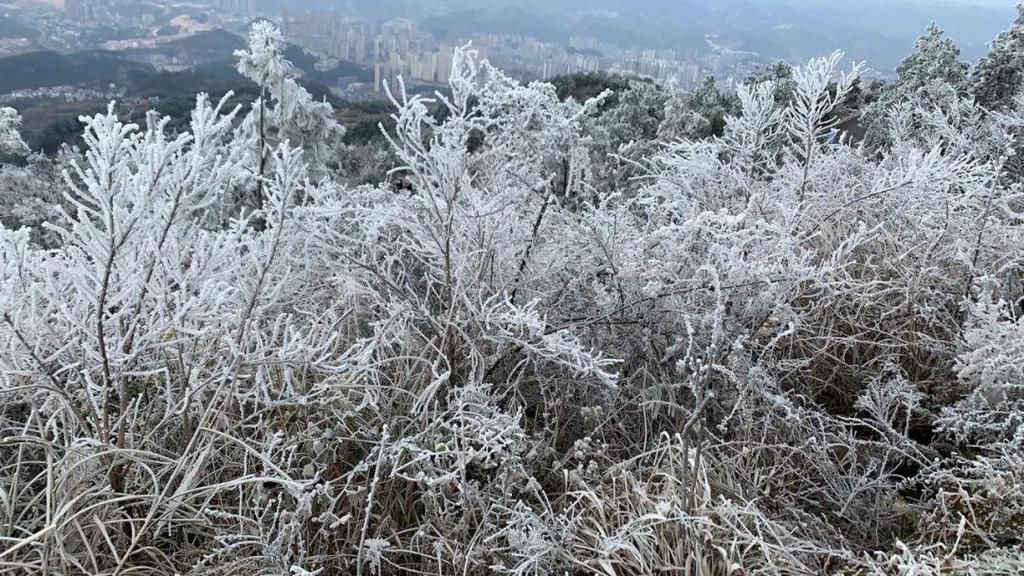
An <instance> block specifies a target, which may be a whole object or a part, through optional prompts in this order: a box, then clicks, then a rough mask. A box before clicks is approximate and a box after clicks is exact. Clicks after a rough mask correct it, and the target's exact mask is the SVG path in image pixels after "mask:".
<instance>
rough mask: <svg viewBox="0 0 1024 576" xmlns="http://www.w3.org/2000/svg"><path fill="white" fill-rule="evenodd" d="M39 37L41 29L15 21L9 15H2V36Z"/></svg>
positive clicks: (0, 16) (0, 27) (0, 17)
mask: <svg viewBox="0 0 1024 576" xmlns="http://www.w3.org/2000/svg"><path fill="white" fill-rule="evenodd" d="M38 37H39V30H36V29H35V28H30V27H28V26H25V25H24V24H21V23H19V22H15V21H14V20H13V19H11V18H8V17H7V16H3V15H0V38H28V39H30V40H34V39H36V38H38Z"/></svg>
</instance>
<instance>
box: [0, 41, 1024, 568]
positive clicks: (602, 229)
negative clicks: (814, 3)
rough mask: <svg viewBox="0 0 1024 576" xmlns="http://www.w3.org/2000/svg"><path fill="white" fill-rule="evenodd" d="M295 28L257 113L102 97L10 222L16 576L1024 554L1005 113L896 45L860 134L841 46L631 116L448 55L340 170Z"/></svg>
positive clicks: (3, 310)
mask: <svg viewBox="0 0 1024 576" xmlns="http://www.w3.org/2000/svg"><path fill="white" fill-rule="evenodd" d="M936 36H937V34H936V32H935V31H932V32H931V42H932V44H934V45H935V46H938V47H940V48H943V50H941V53H942V55H943V61H942V62H940V63H939V65H941V66H940V67H943V69H946V68H948V67H949V66H953V68H955V69H959V68H957V66H958V65H956V64H955V58H947V56H951V54H950V53H949V51H948V50H946V48H948V46H947V45H946V43H945V42H944V40H942V39H941V38H936ZM280 42H281V40H280V34H279V32H278V31H276V30H275V29H274V28H273V27H272V26H270V25H269V24H266V23H260V24H257V25H256V26H255V28H254V31H253V34H252V38H251V43H250V47H249V49H248V50H246V51H242V52H240V53H239V55H238V56H239V60H240V64H239V66H240V70H241V71H242V72H243V73H245V74H247V75H248V76H249V77H251V78H253V79H254V80H256V81H257V82H258V83H259V84H260V85H261V86H262V87H263V88H264V90H265V100H266V101H265V102H259V103H257V105H256V106H254V107H253V109H252V110H251V111H250V112H249V113H247V114H245V115H243V114H242V113H241V112H240V110H237V109H236V110H226V109H224V105H223V102H222V103H220V104H214V103H211V102H210V101H209V100H208V99H207V98H206V97H205V96H200V97H199V98H198V99H197V103H196V109H195V111H194V113H193V117H192V121H191V123H190V125H189V127H188V129H187V130H186V131H184V132H182V133H177V134H172V133H170V132H169V131H168V130H167V123H166V121H165V120H162V119H160V118H158V117H156V116H155V115H153V116H151V117H150V118H148V119H147V122H146V123H145V126H146V127H145V128H142V127H139V126H135V125H130V124H125V123H124V122H122V121H121V120H119V119H118V118H117V116H116V115H115V114H114V113H113V108H111V111H109V112H107V113H104V114H98V115H96V116H94V117H91V118H86V119H84V121H85V122H86V125H87V132H86V135H85V149H84V150H83V151H82V153H81V154H79V155H75V154H69V155H68V156H67V157H66V158H65V159H63V160H61V161H60V162H59V163H58V164H55V165H64V166H67V169H66V170H65V172H64V174H63V179H62V182H61V183H60V185H59V187H60V191H61V194H62V198H60V199H53V201H52V203H51V202H44V203H43V206H42V207H44V208H45V210H40V211H39V213H40V214H45V216H43V217H39V218H35V219H32V218H28V217H26V216H25V215H24V214H22V213H20V212H18V210H20V208H19V207H18V206H16V205H14V204H10V205H8V204H4V205H3V206H2V209H3V210H4V212H3V213H0V216H3V220H2V222H3V226H6V227H0V400H2V406H3V407H2V408H0V429H2V430H3V434H2V439H0V543H2V545H0V567H3V568H4V569H10V570H15V571H26V572H35V573H90V574H93V573H105V574H106V573H109V574H115V573H121V574H127V573H133V574H134V573H139V574H160V575H164V574H166V575H170V574H195V575H200V574H202V575H206V574H232V575H233V574H239V575H241V574H296V575H307V574H336V573H337V574H350V573H355V574H357V575H362V574H407V573H425V574H490V573H497V574H566V573H580V574H591V573H593V574H651V573H656V572H659V571H676V572H679V573H684V574H687V573H689V574H748V573H749V574H808V573H830V572H838V571H844V572H843V573H851V574H856V573H860V574H911V573H914V574H930V573H934V574H939V573H943V571H947V572H948V571H951V570H952V571H954V572H957V571H958V573H972V571H973V573H978V574H981V573H1013V570H1015V569H1018V568H1019V565H1020V562H1019V561H1018V560H1017V558H1018V557H1019V554H1017V555H1016V556H1015V553H1014V550H1019V546H1020V544H1021V543H1020V536H1019V535H1020V533H1021V531H1020V530H1017V527H1018V525H1019V524H1020V522H1021V521H1022V512H1021V511H1022V510H1024V495H1022V494H1021V490H1020V486H1021V477H1022V469H1021V458H1020V450H1021V448H1022V446H1024V444H1022V437H1024V436H1022V434H1024V432H1022V430H1024V427H1022V426H1021V414H1020V411H1021V409H1024V406H1022V405H1021V401H1022V396H1021V394H1020V391H1021V386H1022V385H1024V374H1022V366H1024V359H1022V357H1021V349H1020V342H1021V341H1022V340H1024V332H1022V324H1021V320H1020V318H1021V314H1022V308H1021V303H1022V302H1024V300H1022V298H1024V287H1022V284H1021V275H1020V271H1021V267H1022V264H1024V262H1022V260H1024V235H1022V231H1024V229H1022V218H1021V212H1022V196H1021V189H1020V187H1019V185H1017V184H1014V180H1013V179H1012V178H1008V177H1006V174H1007V172H1008V171H1009V170H1011V168H1012V164H1011V163H1010V158H1012V151H1013V143H1014V140H1013V135H1014V130H1015V129H1017V128H1019V123H1018V121H1019V118H1018V117H1017V116H1018V115H1017V113H1016V112H1015V109H1014V108H1013V107H1007V108H1004V109H1002V110H1001V111H999V112H998V113H994V112H992V111H989V110H985V109H983V108H982V107H980V106H978V105H977V103H975V102H974V101H973V100H972V99H971V98H970V96H969V95H966V94H963V93H962V92H963V90H962V89H961V88H960V87H949V86H944V85H942V84H936V83H934V82H932V81H931V80H928V81H925V80H921V79H920V78H918V76H919V75H918V74H917V73H916V72H915V73H914V74H911V72H912V70H910V66H909V64H908V66H907V70H906V75H907V78H908V82H910V81H911V80H913V82H914V83H917V84H920V86H918V85H917V84H915V88H914V90H913V95H912V96H908V97H906V98H899V99H895V100H894V101H893V102H892V104H891V106H888V107H886V108H885V109H883V110H881V113H882V116H881V117H883V118H885V119H886V121H885V123H884V124H883V125H882V128H880V129H884V130H885V134H884V135H885V139H884V140H885V142H886V143H887V144H886V145H885V146H883V147H881V148H875V147H867V146H863V145H860V144H856V143H851V141H850V139H849V138H848V137H847V136H845V135H843V134H841V133H840V131H839V127H840V124H841V122H843V121H844V120H845V118H846V117H847V116H848V115H849V113H850V111H849V110H847V109H846V107H847V106H848V105H849V102H850V101H851V94H852V93H853V92H854V91H855V90H856V87H857V85H858V84H857V82H858V77H859V74H860V72H861V70H862V68H861V67H860V66H857V65H854V66H852V67H850V68H845V70H848V71H846V72H844V71H843V70H844V67H843V66H842V64H841V55H840V54H838V53H837V54H834V55H832V56H830V57H826V58H820V59H814V60H812V61H811V62H809V63H808V64H807V65H806V66H803V67H798V68H794V69H791V70H788V71H787V72H786V73H785V75H784V76H785V77H784V78H783V75H782V74H781V73H780V74H777V75H776V76H777V77H770V78H766V79H760V80H757V81H754V82H751V83H749V84H746V85H743V86H740V87H738V89H737V91H736V94H735V96H733V95H731V94H730V95H726V94H724V93H723V92H722V91H720V89H719V88H718V87H716V86H715V85H714V84H711V83H709V84H707V85H705V86H704V87H702V88H701V89H699V90H697V91H696V92H694V93H690V94H688V95H684V94H681V93H679V92H674V91H667V92H665V93H664V94H661V93H658V92H656V91H655V90H654V89H653V88H650V87H644V86H635V87H634V88H632V89H631V90H632V92H631V93H630V95H629V96H628V97H627V98H622V99H619V100H618V101H617V102H616V103H615V104H614V105H609V102H610V96H611V95H610V94H607V93H605V94H601V95H599V96H597V97H595V98H593V99H589V100H586V101H583V102H578V101H575V100H572V99H569V100H565V101H563V100H560V99H559V98H558V95H557V92H556V91H555V89H554V88H553V87H552V86H550V85H548V84H544V83H533V84H528V85H523V84H520V83H518V82H516V81H514V80H512V79H511V78H509V77H508V76H506V75H505V74H503V73H502V72H501V71H499V70H497V69H495V68H494V67H493V66H491V65H490V64H488V63H487V62H486V61H481V60H480V59H479V58H478V55H477V54H476V53H475V52H473V51H472V50H469V49H462V50H459V51H457V52H456V54H455V60H454V63H453V72H452V77H451V81H450V90H449V91H448V92H446V93H438V94H436V95H435V97H432V98H426V97H423V96H410V95H409V94H407V93H406V91H405V89H404V86H403V85H402V84H401V83H399V85H398V86H392V87H389V90H390V93H391V96H392V100H393V104H394V106H395V112H394V120H395V127H394V129H393V130H390V131H387V133H386V135H387V142H388V144H389V146H390V154H393V157H394V158H395V159H397V162H398V168H396V170H395V174H394V176H395V178H396V179H398V181H399V182H400V183H401V186H399V187H398V189H396V188H395V187H393V186H389V185H379V186H374V185H362V186H352V185H349V184H347V183H346V179H345V178H344V177H343V176H341V175H338V174H337V172H336V170H335V169H336V167H337V165H340V164H343V163H344V162H343V161H341V160H338V159H332V158H331V155H332V154H336V153H338V151H339V150H342V149H341V148H337V147H334V146H333V145H332V144H331V142H332V141H333V140H334V139H335V138H336V137H340V129H339V128H338V127H337V126H336V125H335V124H333V123H332V122H333V121H332V120H330V117H329V114H330V110H329V107H327V106H325V105H322V104H317V103H314V102H312V100H311V99H310V98H309V97H308V94H307V93H305V91H304V90H303V89H302V88H301V86H300V85H299V84H298V83H297V81H296V80H295V78H294V77H293V76H292V75H291V71H290V65H289V64H288V63H287V61H286V60H285V59H284V58H283V57H282V53H281V44H280ZM929 54H931V51H929V50H919V53H917V54H916V56H915V59H912V62H917V63H919V64H921V66H925V67H927V66H926V64H927V62H925V61H926V60H928V59H929V58H930V56H928V55H929ZM947 65H948V66H947ZM961 72H963V71H962V70H961ZM925 75H926V76H928V77H929V78H931V76H933V75H928V74H925ZM961 76H962V75H957V78H960V79H961V80H963V78H962V77H961ZM911 77H913V78H911ZM942 77H943V78H945V76H942ZM919 80H920V82H919ZM778 82H785V85H784V86H781V87H780V84H779V83H778ZM958 82H959V81H958ZM932 88H935V89H934V90H932ZM926 94H927V95H926ZM662 98H664V101H662ZM225 102H226V100H225ZM636 103H641V104H642V105H644V106H646V107H648V108H650V109H651V110H655V109H657V108H658V107H659V106H660V107H662V110H661V111H660V112H651V111H650V110H648V111H647V113H645V114H639V115H636V116H634V115H632V114H630V112H635V111H631V110H630V109H629V108H628V107H629V106H634V105H640V104H636ZM1020 108H1021V109H1024V106H1021V107H1020ZM439 109H443V111H444V112H443V113H438V110H439ZM243 116H244V117H243ZM635 117H636V118H644V119H646V121H647V123H645V124H643V125H642V126H631V125H630V124H631V123H632V122H633V120H631V118H635ZM656 122H657V123H658V124H659V125H658V126H657V127H656V126H655V123H656ZM719 123H720V124H721V125H718V124H719ZM691 124H692V125H691ZM12 126H13V124H12ZM631 128H632V129H631ZM12 130H13V128H12ZM12 134H14V135H13V136H10V140H11V141H16V140H19V139H18V138H16V132H12ZM612 145H614V146H615V147H616V148H617V150H614V151H615V152H620V153H622V157H623V158H624V159H625V160H628V162H629V164H630V167H629V171H630V172H629V177H628V178H626V177H623V174H622V173H616V172H614V171H615V170H616V169H615V168H614V166H615V164H614V162H608V161H607V160H606V159H604V158H602V155H603V154H605V153H607V152H608V151H609V146H612ZM637 150H642V151H643V153H642V154H639V155H637V156H635V157H630V156H629V154H631V153H633V152H636V151H637ZM51 166H52V165H51ZM13 168H14V167H4V170H5V171H4V172H3V174H4V175H5V176H4V178H5V179H13V178H15V177H16V176H17V177H19V178H28V177H29V176H28V175H29V174H31V172H15V171H13ZM240 199H241V201H240ZM251 200H255V201H251ZM21 225H28V226H32V227H33V228H32V229H30V228H20V229H17V230H16V229H14V226H21ZM42 233H46V234H48V235H49V236H47V237H45V238H44V237H42V236H41V235H40V234H42ZM44 241H45V243H44ZM986 571H987V572H986Z"/></svg>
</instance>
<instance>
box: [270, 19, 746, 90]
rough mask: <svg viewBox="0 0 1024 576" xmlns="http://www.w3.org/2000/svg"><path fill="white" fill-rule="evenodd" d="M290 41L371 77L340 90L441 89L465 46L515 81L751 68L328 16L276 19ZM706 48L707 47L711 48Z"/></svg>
mask: <svg viewBox="0 0 1024 576" xmlns="http://www.w3.org/2000/svg"><path fill="white" fill-rule="evenodd" d="M284 31H285V36H286V37H287V38H288V40H289V41H290V42H293V43H295V44H297V45H299V46H302V47H303V48H305V49H306V50H308V51H310V52H313V53H315V54H318V55H319V56H320V57H321V58H323V59H325V60H329V61H348V62H354V63H356V64H360V65H363V66H366V67H369V68H372V69H373V71H374V81H373V83H372V84H371V85H369V86H367V85H365V83H358V84H355V85H350V86H346V87H342V88H343V90H344V91H346V92H348V93H351V92H353V91H357V92H358V91H364V92H366V91H369V92H380V91H381V86H382V84H383V83H384V82H389V83H391V84H392V85H394V82H395V80H396V78H397V77H398V76H402V78H403V79H404V80H405V81H406V83H409V82H410V81H411V82H413V83H444V82H446V81H447V79H448V76H449V74H450V72H451V59H452V55H453V53H454V50H455V46H456V45H463V44H466V43H472V45H473V48H474V49H476V50H477V51H479V52H480V53H481V55H482V56H485V57H487V58H488V59H490V60H491V61H492V62H493V63H495V64H496V65H497V66H499V67H501V68H502V69H503V70H505V71H506V72H508V73H510V74H512V75H513V76H516V77H518V78H520V79H523V80H536V79H540V80H547V79H550V78H553V77H555V76H560V75H565V74H574V73H588V72H601V71H605V72H612V73H618V74H624V75H633V76H641V77H646V78H653V79H656V80H660V81H671V82H675V83H677V84H678V85H680V86H683V87H687V86H696V85H698V84H699V83H700V82H702V81H703V79H704V77H705V76H707V75H709V74H714V75H716V76H719V77H723V78H729V77H737V78H740V77H743V76H745V75H746V74H747V73H748V72H749V71H750V70H752V69H753V68H754V67H755V64H754V63H752V62H751V59H750V58H745V57H744V55H738V54H728V53H719V52H716V51H715V50H713V49H710V50H707V51H703V50H702V51H698V50H696V49H692V50H688V51H684V50H638V49H622V48H620V47H617V46H611V45H607V44H604V43H602V42H600V41H598V40H596V39H593V38H584V37H573V38H570V39H569V42H568V45H559V44H554V43H551V42H544V41H541V40H538V39H536V38H532V37H529V36H522V35H510V34H474V35H470V36H467V37H464V38H459V39H455V40H449V41H439V40H437V39H435V38H434V37H433V36H432V35H430V34H428V33H425V32H423V31H421V30H420V29H419V25H418V23H417V22H416V21H414V20H410V19H405V18H402V19H394V20H389V21H386V22H383V23H381V24H371V23H369V22H366V21H365V20H360V19H356V18H351V17H348V16H344V15H341V14H337V13H333V12H316V11H301V12H293V13H290V14H287V15H286V16H285V17H284ZM711 48H713V46H711Z"/></svg>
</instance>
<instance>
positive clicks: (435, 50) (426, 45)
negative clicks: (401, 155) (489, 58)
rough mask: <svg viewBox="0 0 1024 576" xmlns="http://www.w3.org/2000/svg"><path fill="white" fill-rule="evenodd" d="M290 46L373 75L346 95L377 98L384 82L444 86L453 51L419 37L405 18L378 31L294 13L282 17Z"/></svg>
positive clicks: (329, 17)
mask: <svg viewBox="0 0 1024 576" xmlns="http://www.w3.org/2000/svg"><path fill="white" fill-rule="evenodd" d="M284 33H285V37H286V38H287V39H288V41H289V42H293V43H295V44H297V45H299V46H302V47H303V48H305V49H306V50H308V51H310V52H313V53H315V54H317V55H319V56H320V57H321V58H323V59H325V60H327V61H347V62H353V63H355V64H360V65H363V66H366V67H369V68H372V69H373V83H372V84H371V85H369V86H364V85H363V83H355V82H354V83H352V84H350V85H348V86H344V87H341V88H342V89H344V90H348V91H353V90H355V91H358V90H368V91H373V92H380V91H381V90H382V86H383V84H384V83H385V82H387V83H389V84H390V85H392V86H394V85H395V82H396V81H397V78H398V76H402V78H403V80H405V81H406V82H409V81H413V82H421V83H442V82H447V80H448V76H449V75H450V74H451V64H452V56H453V55H454V52H455V49H454V47H453V46H449V45H444V44H439V43H436V42H434V41H433V39H432V38H431V37H430V36H429V35H425V34H422V33H420V31H419V26H418V24H417V22H415V21H413V20H409V19H405V18H399V19H394V20H388V21H386V22H383V23H382V24H379V25H372V24H370V23H368V22H365V21H362V20H357V19H354V18H349V17H346V16H341V15H337V14H333V13H312V12H305V13H297V14H289V15H287V16H285V17H284Z"/></svg>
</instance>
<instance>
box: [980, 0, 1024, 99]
mask: <svg viewBox="0 0 1024 576" xmlns="http://www.w3.org/2000/svg"><path fill="white" fill-rule="evenodd" d="M1017 12H1018V15H1017V20H1016V21H1015V22H1014V23H1013V26H1011V27H1010V29H1009V30H1006V31H1005V32H1003V33H1001V34H1000V35H999V36H997V37H996V39H995V40H993V41H992V45H991V48H990V50H989V53H988V55H987V56H985V57H984V58H982V59H981V61H979V62H978V66H977V68H976V69H975V71H974V77H973V79H972V83H973V90H974V97H975V98H976V99H977V101H978V103H979V104H981V105H982V106H985V107H986V108H989V109H996V108H1005V107H1006V106H1009V105H1010V104H1011V103H1012V102H1013V97H1014V96H1016V95H1017V93H1018V92H1020V90H1021V88H1022V86H1024V4H1020V5H1018V6H1017Z"/></svg>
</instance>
